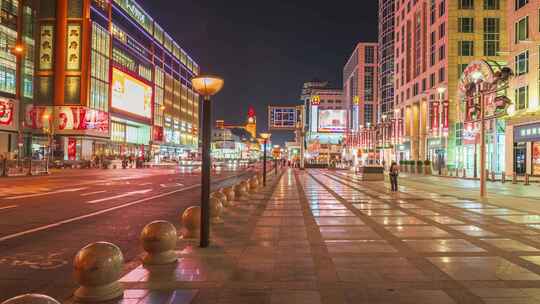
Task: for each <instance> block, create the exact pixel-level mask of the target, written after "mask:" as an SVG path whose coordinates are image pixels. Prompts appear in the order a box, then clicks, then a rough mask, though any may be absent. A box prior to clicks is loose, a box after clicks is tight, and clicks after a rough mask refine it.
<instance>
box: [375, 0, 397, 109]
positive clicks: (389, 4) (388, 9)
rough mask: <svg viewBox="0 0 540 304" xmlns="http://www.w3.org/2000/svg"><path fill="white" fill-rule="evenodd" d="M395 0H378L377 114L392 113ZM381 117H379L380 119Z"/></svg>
mask: <svg viewBox="0 0 540 304" xmlns="http://www.w3.org/2000/svg"><path fill="white" fill-rule="evenodd" d="M395 2H396V0H379V44H378V51H379V52H378V68H379V77H378V78H379V82H378V92H379V102H378V104H379V106H378V111H377V112H378V113H379V116H381V115H386V116H387V117H392V116H393V114H394V32H395V27H394V24H395V16H394V11H395ZM380 118H381V117H379V119H380Z"/></svg>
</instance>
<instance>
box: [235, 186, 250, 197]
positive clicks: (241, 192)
mask: <svg viewBox="0 0 540 304" xmlns="http://www.w3.org/2000/svg"><path fill="white" fill-rule="evenodd" d="M234 193H235V196H236V200H241V199H245V198H247V196H248V194H247V192H246V190H245V187H244V185H242V183H239V184H236V185H235V186H234Z"/></svg>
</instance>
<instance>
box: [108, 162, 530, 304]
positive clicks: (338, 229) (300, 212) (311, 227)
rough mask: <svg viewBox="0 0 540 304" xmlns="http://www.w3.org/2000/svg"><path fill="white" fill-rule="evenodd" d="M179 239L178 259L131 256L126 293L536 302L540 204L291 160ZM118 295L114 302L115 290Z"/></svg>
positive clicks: (162, 298) (178, 297)
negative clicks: (363, 176) (507, 202)
mask: <svg viewBox="0 0 540 304" xmlns="http://www.w3.org/2000/svg"><path fill="white" fill-rule="evenodd" d="M272 184H273V186H272V187H267V189H265V190H264V191H263V192H262V193H260V194H257V195H252V197H251V198H250V199H249V200H243V201H240V202H237V206H236V207H232V208H229V209H228V210H227V211H226V214H225V216H224V220H225V223H224V224H221V225H214V226H213V234H212V235H213V246H212V247H211V248H209V249H200V248H198V247H197V244H196V242H195V241H187V240H183V241H181V242H180V243H179V247H178V254H179V256H180V259H179V261H178V263H177V264H176V265H169V266H157V267H156V266H152V267H147V268H145V267H143V266H137V265H134V266H133V267H131V269H130V270H129V271H127V272H126V274H125V276H124V277H123V278H122V282H123V284H124V286H125V287H126V292H125V296H124V299H123V300H121V301H120V302H121V303H129V304H143V303H160V304H161V303H174V304H181V303H182V304H183V303H199V304H201V303H257V304H263V303H272V304H274V303H279V304H288V303H310V304H317V303H351V304H352V303H415V304H422V303H430V304H431V303H505V304H512V303H539V302H540V249H539V248H540V229H539V228H540V215H538V214H535V213H532V212H527V211H522V210H519V209H513V208H502V207H499V206H497V205H495V204H488V203H482V202H476V201H471V200H466V199H463V198H460V193H447V194H446V195H441V194H435V193H429V192H427V191H424V190H422V189H408V188H407V187H402V189H401V190H403V191H405V192H400V193H398V194H391V193H390V192H388V189H387V185H386V184H384V183H382V182H360V181H357V180H356V177H355V176H353V175H351V174H349V173H346V172H345V171H325V170H306V171H293V170H288V171H286V172H285V173H284V174H283V175H282V176H281V177H280V178H279V180H276V181H273V182H272ZM116 302H118V301H116Z"/></svg>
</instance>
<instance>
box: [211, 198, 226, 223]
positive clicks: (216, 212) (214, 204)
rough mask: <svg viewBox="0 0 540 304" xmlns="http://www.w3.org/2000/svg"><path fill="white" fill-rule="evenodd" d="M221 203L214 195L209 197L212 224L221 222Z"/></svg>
mask: <svg viewBox="0 0 540 304" xmlns="http://www.w3.org/2000/svg"><path fill="white" fill-rule="evenodd" d="M221 214H223V204H222V203H221V201H220V200H219V199H218V198H216V197H211V198H210V221H211V222H212V223H213V224H223V218H222V217H221Z"/></svg>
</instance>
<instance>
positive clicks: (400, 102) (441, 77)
mask: <svg viewBox="0 0 540 304" xmlns="http://www.w3.org/2000/svg"><path fill="white" fill-rule="evenodd" d="M511 2H512V1H511ZM506 5H507V1H505V0H493V1H491V0H490V1H488V0H486V1H472V0H456V1H446V0H429V1H403V0H396V1H395V20H396V23H395V41H394V42H395V53H394V56H395V68H394V79H395V82H394V86H395V107H396V110H395V118H396V121H397V126H393V127H392V128H393V129H394V130H397V132H394V134H395V138H393V140H394V141H395V142H396V143H397V144H396V145H395V154H396V158H397V159H398V160H426V159H428V160H431V162H432V164H433V166H434V167H438V166H441V167H449V168H465V169H467V170H472V169H473V167H474V164H475V163H477V159H479V153H475V151H479V149H478V144H479V143H478V140H479V136H476V135H471V136H468V135H467V136H464V134H466V133H467V128H466V127H465V124H464V121H463V117H462V116H460V110H459V109H460V103H461V102H462V100H461V99H460V97H459V96H460V92H459V83H460V79H461V78H462V76H463V74H464V71H465V69H466V68H467V66H468V65H469V63H471V62H474V61H478V60H484V61H493V62H504V61H505V59H506V57H505V56H504V54H503V51H506V50H507V45H508V44H507V23H506ZM494 126H497V127H494V128H492V130H495V131H494V132H499V131H497V130H500V128H499V126H501V127H502V128H503V129H504V126H503V123H499V122H495V123H494ZM499 133H502V135H503V136H504V131H502V132H499ZM498 135H499V134H495V135H494V137H495V138H496V137H497V136H498ZM502 141H503V142H504V140H502ZM490 149H491V150H490V151H492V153H493V155H502V154H504V148H503V147H501V146H500V145H497V144H495V145H493V146H492V148H490ZM497 157H498V156H497ZM502 163H504V162H502ZM493 169H494V170H497V169H496V168H493ZM499 170H500V169H499Z"/></svg>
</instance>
